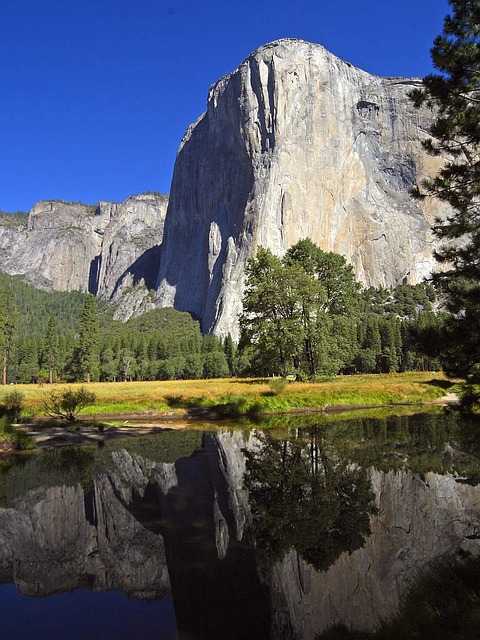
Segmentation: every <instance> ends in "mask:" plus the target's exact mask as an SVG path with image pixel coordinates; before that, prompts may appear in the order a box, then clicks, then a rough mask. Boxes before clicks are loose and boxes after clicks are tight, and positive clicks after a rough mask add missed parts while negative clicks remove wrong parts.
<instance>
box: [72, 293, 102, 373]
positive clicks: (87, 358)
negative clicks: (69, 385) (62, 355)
mask: <svg viewBox="0 0 480 640" xmlns="http://www.w3.org/2000/svg"><path fill="white" fill-rule="evenodd" d="M97 343H98V311H97V301H96V300H95V298H94V296H93V295H92V294H91V293H89V294H87V297H86V298H85V303H84V305H83V310H82V315H81V316H80V330H79V336H78V342H77V345H76V347H75V349H74V353H73V358H72V372H73V373H74V376H75V378H76V379H77V380H85V381H86V382H91V381H92V379H93V378H95V377H97V375H98V369H99V363H98V352H97Z"/></svg>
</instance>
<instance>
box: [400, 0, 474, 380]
mask: <svg viewBox="0 0 480 640" xmlns="http://www.w3.org/2000/svg"><path fill="white" fill-rule="evenodd" d="M449 4H450V5H451V7H452V10H453V11H452V13H451V15H448V16H447V17H446V18H445V22H444V29H443V34H441V35H439V36H438V37H437V38H436V39H435V41H434V43H433V47H432V49H431V55H432V61H433V65H434V67H435V69H436V70H437V71H438V72H439V73H435V74H431V75H428V76H427V77H426V78H425V79H424V81H423V88H422V89H419V90H416V91H414V92H412V94H411V96H412V99H413V101H414V104H415V105H417V106H419V105H421V104H427V105H429V106H430V107H432V108H434V109H435V110H436V114H437V115H436V118H435V122H434V124H433V125H432V127H431V129H430V133H431V135H432V136H433V139H431V140H428V141H427V142H426V143H425V146H426V147H427V149H428V150H429V151H430V152H431V153H433V154H437V155H438V154H444V155H445V157H446V158H447V161H446V162H445V164H444V166H443V168H442V169H441V170H440V171H439V173H438V175H436V176H435V177H434V178H432V179H430V180H427V181H425V182H424V185H423V186H424V189H425V190H426V192H427V194H430V195H433V196H436V197H438V198H440V199H441V200H443V201H445V202H447V203H449V204H450V205H451V207H452V213H451V214H450V215H449V216H448V217H447V218H446V219H443V220H438V221H437V222H436V224H435V226H434V233H435V234H436V236H437V237H438V238H440V239H442V240H446V241H448V242H447V243H446V244H445V245H444V246H443V248H442V249H441V250H440V251H438V253H437V254H436V257H437V259H438V260H439V262H440V263H442V264H443V265H444V267H445V270H443V271H441V272H439V273H437V274H435V276H434V280H435V281H436V282H437V283H438V284H439V285H440V287H441V290H442V292H443V294H444V296H445V300H446V305H447V309H448V310H449V311H450V312H451V314H452V316H451V317H450V319H449V320H448V321H447V322H446V325H445V332H444V335H443V342H444V349H443V356H442V360H443V362H442V364H443V366H444V368H445V370H446V372H447V373H449V374H451V375H458V376H461V377H464V378H466V379H467V380H469V381H471V382H480V329H479V324H478V318H479V317H480V84H479V83H480V3H479V2H478V0H449Z"/></svg>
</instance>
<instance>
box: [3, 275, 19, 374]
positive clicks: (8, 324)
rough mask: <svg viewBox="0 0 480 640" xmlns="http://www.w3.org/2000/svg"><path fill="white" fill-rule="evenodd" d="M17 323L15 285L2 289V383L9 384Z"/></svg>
mask: <svg viewBox="0 0 480 640" xmlns="http://www.w3.org/2000/svg"><path fill="white" fill-rule="evenodd" d="M16 324H17V306H16V301H15V293H14V291H13V287H12V286H11V285H10V286H8V285H7V286H5V287H3V288H2V289H1V290H0V346H1V353H2V384H3V385H6V384H7V373H8V363H9V360H10V353H11V349H12V341H13V336H14V332H15V327H16Z"/></svg>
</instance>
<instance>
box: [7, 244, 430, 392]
mask: <svg viewBox="0 0 480 640" xmlns="http://www.w3.org/2000/svg"><path fill="white" fill-rule="evenodd" d="M262 256H263V252H262V250H261V251H260V252H259V254H258V256H257V260H258V261H259V262H258V266H259V268H258V271H257V272H256V273H255V277H256V278H257V281H258V283H261V285H262V286H261V288H260V289H259V292H258V296H257V298H255V297H252V300H251V304H252V310H255V306H253V305H258V309H259V310H260V311H261V312H262V313H263V314H265V317H264V319H263V320H261V319H260V318H257V319H255V318H254V317H253V315H252V317H250V318H249V319H248V322H249V323H251V325H250V327H249V329H248V331H249V332H250V330H251V329H255V330H257V329H258V330H259V331H260V333H259V335H261V336H262V337H265V341H264V343H263V351H262V349H261V348H259V345H258V344H256V343H254V342H251V341H250V336H251V335H252V336H253V333H252V334H250V333H249V332H247V333H245V334H244V335H243V342H242V344H241V345H239V347H237V345H236V344H235V343H234V341H233V339H232V337H231V336H227V337H226V338H225V339H224V340H223V341H221V340H220V339H218V338H216V337H215V336H211V335H202V333H201V331H200V326H199V323H198V321H197V320H195V319H194V318H192V317H191V316H190V315H189V314H188V313H185V312H180V311H176V310H175V309H171V308H167V309H155V310H153V311H150V312H148V313H146V314H144V315H142V316H141V317H138V318H132V319H130V320H128V322H125V323H122V322H119V321H116V320H113V318H112V314H113V310H112V309H111V308H109V307H108V306H107V305H106V304H105V303H103V302H102V301H101V300H94V299H93V298H92V297H90V296H89V297H88V302H87V299H86V296H85V295H84V294H80V293H78V292H71V293H62V292H53V293H47V292H45V291H39V290H36V289H34V288H33V287H30V286H28V285H26V284H24V283H23V282H22V281H21V280H20V279H19V278H18V277H17V276H16V277H11V276H6V275H5V274H2V273H0V289H3V288H5V289H10V290H13V291H14V292H15V307H16V309H17V312H16V314H15V323H14V325H13V328H12V332H11V334H10V339H9V345H10V346H9V349H8V351H7V354H6V357H7V382H8V383H12V382H20V383H29V382H37V383H41V384H44V383H49V382H50V381H52V382H86V381H87V373H88V372H87V368H86V367H85V366H83V363H84V362H87V363H88V359H87V358H84V357H83V355H82V354H84V353H85V355H86V356H87V355H88V351H86V347H88V344H87V339H88V340H90V338H95V337H96V339H95V340H91V342H90V346H91V347H92V349H91V351H90V354H91V357H90V363H91V365H92V366H91V369H90V379H91V380H100V381H108V382H123V381H133V380H169V379H198V378H217V377H225V376H249V375H253V376H261V375H268V374H269V373H271V372H273V373H279V372H282V371H284V372H285V373H286V374H294V375H299V376H300V377H305V378H307V377H308V378H310V377H316V376H318V375H325V374H328V375H330V374H335V373H338V372H343V373H380V372H384V373H387V372H389V371H406V370H412V369H420V370H431V369H438V368H439V367H440V365H439V363H438V360H436V358H435V352H433V354H432V355H430V356H428V355H426V354H425V353H421V352H420V350H419V346H418V345H419V343H420V342H421V338H422V335H423V334H422V332H423V333H425V334H426V333H427V332H429V336H428V341H427V342H428V345H429V346H431V345H433V342H432V340H431V337H430V336H431V330H432V329H435V328H436V327H437V325H438V323H439V316H438V314H437V313H436V312H435V309H434V307H435V291H434V289H433V287H432V286H431V285H415V286H407V285H405V286H404V285H399V286H397V287H395V288H393V289H383V288H379V289H373V288H371V289H366V290H363V291H360V292H359V287H358V285H357V284H356V283H355V281H354V280H353V277H352V273H351V269H350V267H347V266H346V265H345V261H344V259H343V258H342V257H341V256H338V255H335V254H327V253H325V252H321V251H320V250H319V249H318V247H315V246H314V245H313V244H312V243H311V242H310V241H302V242H301V243H299V244H298V245H296V246H295V247H292V249H291V250H290V251H289V252H288V253H287V255H286V256H285V257H284V258H283V260H280V259H279V258H276V257H274V256H272V255H271V254H270V256H269V255H268V252H267V254H266V255H265V256H264V257H263V258H262ZM319 257H320V258H321V260H320V259H319ZM260 258H261V259H262V261H263V262H262V261H261V260H260ZM302 265H305V266H302ZM260 267H261V268H260ZM260 294H261V295H260ZM274 296H276V297H274ZM299 301H300V302H299ZM300 304H301V306H300ZM85 307H87V310H88V307H91V309H90V311H89V312H88V313H86V310H85ZM92 310H94V313H90V312H91V311H92ZM267 312H268V313H269V314H270V317H271V318H272V319H273V320H274V322H273V324H271V325H270V326H267V327H265V326H263V327H262V323H263V321H264V320H265V318H268V315H267ZM88 327H90V329H88ZM97 327H98V328H97ZM437 333H438V332H437ZM90 334H92V335H90ZM279 336H280V337H281V338H282V336H283V338H282V340H280V341H279ZM0 338H1V336H0ZM84 338H85V339H84ZM0 344H8V343H6V342H2V341H1V340H0ZM292 346H295V348H296V351H295V352H292V351H291V348H292ZM282 358H283V360H282ZM297 365H298V366H297ZM312 372H315V373H312Z"/></svg>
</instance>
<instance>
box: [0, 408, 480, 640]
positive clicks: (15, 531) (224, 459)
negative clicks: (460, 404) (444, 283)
mask: <svg viewBox="0 0 480 640" xmlns="http://www.w3.org/2000/svg"><path fill="white" fill-rule="evenodd" d="M239 427H241V428H221V427H215V428H214V427H211V428H209V429H208V430H201V429H198V428H197V429H195V430H192V431H165V432H164V433H161V434H158V435H155V436H149V437H144V438H135V439H131V440H123V441H116V442H114V443H106V444H105V445H104V446H103V447H102V448H97V447H94V446H87V447H77V448H51V449H44V450H43V451H41V452H39V453H36V454H34V455H31V456H28V457H26V458H12V459H10V460H6V461H3V462H1V463H0V611H1V615H2V621H1V629H2V633H3V634H5V636H4V637H6V638H17V639H23V638H49V639H56V638H59V639H60V638H69V639H71V640H75V639H77V638H78V639H80V638H89V639H95V638H98V639H106V638H112V639H113V638H115V639H121V638H125V639H127V638H128V639H135V638H142V639H148V638H157V639H159V638H160V639H171V638H172V639H173V638H179V639H183V640H187V639H188V640H190V639H203V638H205V639H207V638H208V639H222V640H223V639H225V640H228V639H236V638H238V639H244V638H248V639H255V638H262V639H263V638H265V639H268V638H274V639H276V638H285V639H288V638H299V639H307V638H308V639H313V638H315V637H316V636H317V635H318V634H320V633H322V632H324V631H325V630H326V629H328V628H329V627H331V626H332V625H334V624H342V625H345V626H346V627H347V628H351V629H358V630H370V629H373V628H374V627H375V626H376V625H377V624H378V622H379V620H381V619H385V618H389V617H391V616H393V615H394V614H395V612H396V610H397V608H398V606H399V601H400V599H401V596H402V594H403V593H404V592H405V590H406V589H407V587H408V585H409V583H410V581H411V580H412V578H414V577H415V576H416V575H418V574H419V572H421V571H422V570H424V569H425V568H426V567H428V566H429V565H431V564H432V563H434V562H436V561H438V560H439V559H441V558H448V557H457V556H459V555H461V556H462V557H467V556H468V555H470V554H473V555H478V554H479V553H480V423H479V422H478V421H477V422H474V421H465V420H461V419H460V418H459V417H457V416H455V415H448V414H445V415H444V414H436V415H432V414H418V415H414V416H401V417H398V416H388V417H384V418H377V419H366V418H363V419H356V420H355V419H349V420H345V419H341V418H339V417H336V418H332V417H330V418H328V419H327V418H324V417H322V418H319V417H318V416H314V417H312V416H309V417H303V418H300V417H296V418H290V419H277V420H270V421H269V422H268V423H258V424H256V425H239Z"/></svg>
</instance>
